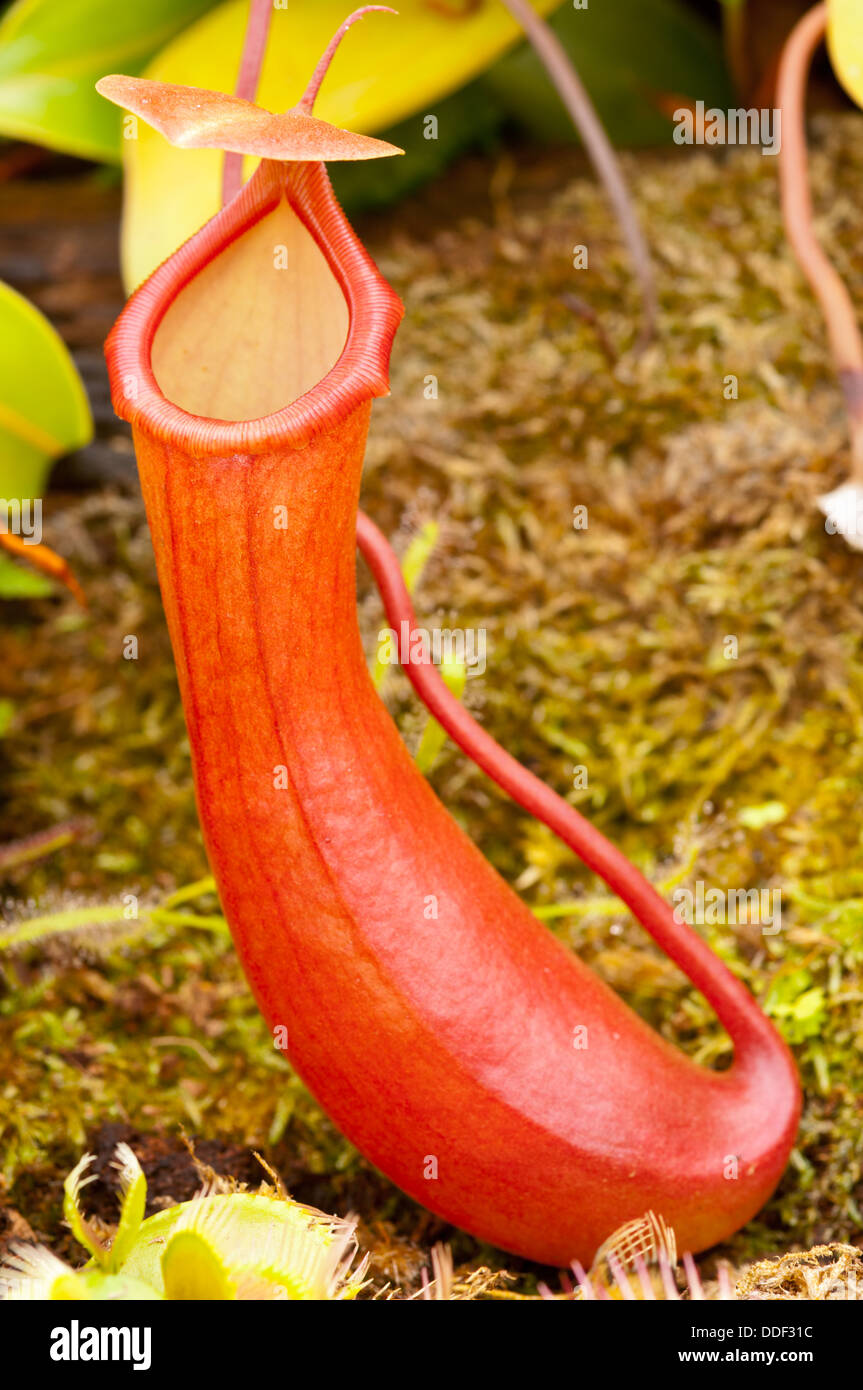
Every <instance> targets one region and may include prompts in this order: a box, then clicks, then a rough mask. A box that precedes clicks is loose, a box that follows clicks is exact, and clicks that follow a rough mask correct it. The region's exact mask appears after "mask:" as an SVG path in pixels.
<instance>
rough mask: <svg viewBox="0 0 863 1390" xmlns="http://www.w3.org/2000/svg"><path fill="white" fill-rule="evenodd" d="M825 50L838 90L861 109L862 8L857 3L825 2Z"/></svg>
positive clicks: (862, 91) (862, 80)
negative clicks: (839, 87)
mask: <svg viewBox="0 0 863 1390" xmlns="http://www.w3.org/2000/svg"><path fill="white" fill-rule="evenodd" d="M827 47H828V49H829V51H830V61H831V63H832V64H833V69H834V71H835V73H836V76H837V77H838V78H839V81H840V82H841V83H842V86H843V87H844V88H845V90H846V92H847V93H848V95H849V96H850V97H853V99H854V101H856V103H857V105H858V106H863V5H861V3H860V0H828V5H827Z"/></svg>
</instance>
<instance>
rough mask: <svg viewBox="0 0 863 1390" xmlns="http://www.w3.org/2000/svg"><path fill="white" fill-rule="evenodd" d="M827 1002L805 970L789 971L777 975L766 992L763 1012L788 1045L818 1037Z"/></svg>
mask: <svg viewBox="0 0 863 1390" xmlns="http://www.w3.org/2000/svg"><path fill="white" fill-rule="evenodd" d="M826 1006H827V1000H826V997H825V994H824V990H823V988H822V987H821V986H820V985H815V984H813V978H812V975H811V974H810V972H809V971H808V970H803V969H801V970H791V971H789V972H788V973H787V974H780V975H777V977H776V979H775V980H774V981H773V983H772V984H771V986H770V989H769V990H768V992H767V997H766V999H765V1000H764V1009H765V1012H766V1013H767V1014H769V1015H770V1017H771V1018H775V1019H776V1022H777V1023H778V1024H779V1028H780V1030H781V1032H782V1033H783V1035H784V1036H785V1038H786V1039H787V1041H788V1042H790V1043H801V1042H805V1041H806V1040H807V1038H818V1037H820V1036H821V1035H822V1033H823V1032H824V1027H825V1024H826V1022H827V1015H826Z"/></svg>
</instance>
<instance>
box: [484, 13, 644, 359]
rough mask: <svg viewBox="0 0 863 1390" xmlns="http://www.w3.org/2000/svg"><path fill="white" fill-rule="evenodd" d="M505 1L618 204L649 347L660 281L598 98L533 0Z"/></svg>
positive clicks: (610, 196)
mask: <svg viewBox="0 0 863 1390" xmlns="http://www.w3.org/2000/svg"><path fill="white" fill-rule="evenodd" d="M503 3H504V4H505V5H506V7H507V9H508V10H509V12H510V14H511V15H512V16H513V18H514V19H517V20H518V22H519V24H520V25H521V27H522V29H523V30H524V32H525V34H526V35H527V37H528V40H529V41H530V43H531V44H532V45H533V47H534V49H535V50H536V53H537V56H538V57H539V59H540V61H541V62H542V64H543V66H544V67H545V69H546V71H547V73H548V75H549V77H550V78H551V80H552V82H553V83H554V85H555V87H556V88H557V90H558V93H559V94H560V98H561V101H562V102H563V104H564V106H565V107H566V109H567V111H568V112H569V114H570V116H571V117H572V121H573V124H574V125H575V128H576V130H577V131H578V133H579V135H580V136H581V139H582V142H583V144H584V148H585V150H586V151H587V154H588V157H589V159H590V162H591V164H592V165H593V167H594V169H595V170H596V173H597V176H598V178H599V180H600V182H601V183H602V185H603V187H604V188H605V191H606V193H607V195H608V199H609V202H610V203H611V205H612V207H613V208H614V212H615V216H616V217H617V220H618V223H619V224H620V230H621V232H622V233H623V238H624V240H625V242H626V244H627V246H628V248H629V255H630V258H631V260H632V264H633V268H634V270H635V274H636V277H637V279H638V283H639V286H640V288H641V298H642V302H643V306H644V319H643V322H642V326H641V332H640V334H639V343H640V345H641V346H644V345H645V344H646V343H648V342H649V341H650V339H651V338H652V337H653V335H654V333H655V331H656V316H657V308H658V301H657V294H656V280H655V277H654V273H653V262H652V260H651V257H650V251H649V250H648V247H647V242H646V241H645V239H644V235H643V233H642V230H641V226H640V225H639V221H638V217H637V215H636V212H635V208H634V206H633V203H632V198H631V197H630V193H629V189H628V188H627V186H626V181H625V180H624V177H623V172H622V170H621V168H620V162H619V160H618V158H617V154H616V153H615V150H614V146H613V145H612V143H611V141H610V140H609V138H608V136H607V135H606V133H605V130H604V128H603V125H602V122H601V121H600V119H599V117H598V116H597V114H596V111H595V109H594V106H593V102H592V101H591V100H590V97H589V96H588V94H587V91H586V89H585V87H584V85H583V83H582V81H581V78H580V77H579V75H578V73H577V72H576V71H575V68H574V67H573V65H572V63H571V62H570V60H569V57H568V55H567V53H566V51H565V49H564V48H563V45H562V44H561V43H560V41H559V39H558V38H557V35H556V34H555V33H554V32H553V30H552V29H550V28H549V26H548V25H547V24H546V22H545V20H544V19H542V18H540V16H539V15H538V14H537V13H536V11H535V10H534V9H533V7H532V6H531V5H530V3H529V0H503Z"/></svg>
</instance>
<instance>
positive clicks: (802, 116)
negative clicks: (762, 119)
mask: <svg viewBox="0 0 863 1390" xmlns="http://www.w3.org/2000/svg"><path fill="white" fill-rule="evenodd" d="M826 28H827V6H826V5H816V6H815V8H814V9H812V10H810V11H809V13H808V14H805V15H804V16H803V18H802V19H801V20H800V22H799V23H798V24H797V25H796V26H795V27H794V29H792V31H791V34H790V36H789V38H788V40H787V42H786V44H785V47H784V49H783V51H782V59H781V62H780V65H779V77H778V82H777V90H776V102H777V105H778V107H779V109H780V110H781V112H782V141H781V144H780V151H779V185H780V191H781V195H782V216H783V218H784V221H785V229H786V232H787V234H788V240H789V241H790V243H791V247H792V249H793V251H794V254H795V256H796V257H797V261H798V264H799V266H800V269H801V270H802V271H803V274H804V275H805V276H806V278H807V280H808V281H809V284H810V285H811V287H812V290H813V292H814V293H815V296H816V298H817V299H818V302H819V304H820V305H821V312H822V314H823V315H824V321H825V323H826V325H827V333H828V336H829V338H830V347H831V350H832V353H833V360H834V362H835V364H836V371H837V373H838V376H839V381H840V383H841V385H842V390H843V392H844V395H845V405H846V409H847V411H848V419H849V428H850V432H851V455H852V477H853V478H854V479H855V481H857V482H859V483H861V484H863V341H861V336H860V328H859V326H858V323H857V314H856V311H855V308H854V304H853V302H852V300H851V296H850V295H849V293H848V291H847V289H846V288H845V285H844V284H843V283H842V280H841V278H840V276H839V274H838V273H837V271H836V270H835V268H834V267H833V266H832V265H831V263H830V261H829V260H828V258H827V256H826V254H825V252H824V250H823V248H822V246H821V244H820V242H819V241H818V238H817V236H816V235H815V228H814V225H813V214H812V196H811V193H810V188H809V167H808V158H807V153H806V84H807V81H808V78H809V69H810V67H811V65H812V58H813V55H814V53H815V50H816V49H817V48H818V45H819V44H820V43H821V41H822V39H823V38H824V34H825V31H826Z"/></svg>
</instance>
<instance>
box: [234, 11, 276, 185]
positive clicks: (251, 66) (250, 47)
mask: <svg viewBox="0 0 863 1390" xmlns="http://www.w3.org/2000/svg"><path fill="white" fill-rule="evenodd" d="M272 13H273V0H251V4H250V6H249V19H248V24H247V25H246V36H245V39H244V41H243V54H242V57H241V59H240V72H239V76H238V77H237V85H236V87H235V88H234V92H235V95H236V96H238V97H242V98H243V100H244V101H254V99H255V96H256V94H257V91H258V83H259V81H260V80H261V68H262V67H263V65H264V54H265V52H266V49H267V39H268V37H269V33H270V18H271V16H272ZM242 186H243V156H242V155H241V154H234V153H229V154H226V155H225V162H224V164H223V165H222V206H223V207H224V205H225V203H229V202H230V201H231V199H232V198H234V197H236V195H237V194H238V193H239V191H240V189H241V188H242Z"/></svg>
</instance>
